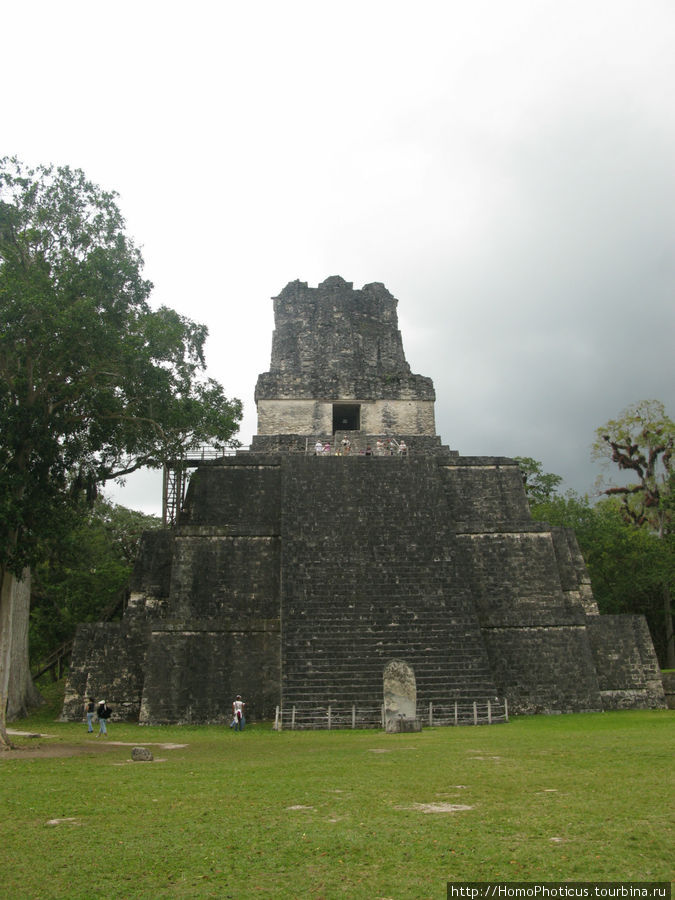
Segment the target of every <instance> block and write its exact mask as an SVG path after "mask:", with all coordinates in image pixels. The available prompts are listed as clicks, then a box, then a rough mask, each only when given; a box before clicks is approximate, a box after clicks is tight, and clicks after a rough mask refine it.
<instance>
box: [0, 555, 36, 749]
mask: <svg viewBox="0 0 675 900" xmlns="http://www.w3.org/2000/svg"><path fill="white" fill-rule="evenodd" d="M29 617H30V570H29V569H26V570H25V571H24V573H23V577H22V578H21V579H19V578H17V577H16V576H15V575H14V574H12V573H11V572H8V571H7V570H3V571H2V587H1V588H0V747H1V746H8V745H9V739H8V737H7V727H6V726H7V720H8V719H9V720H11V719H15V718H17V717H19V716H24V715H26V713H27V712H28V710H29V709H30V708H31V707H34V706H37V705H38V704H39V703H40V701H41V699H42V698H41V697H40V694H39V693H38V691H37V690H36V688H35V685H34V684H33V679H32V678H31V674H30V665H29V658H28V623H29Z"/></svg>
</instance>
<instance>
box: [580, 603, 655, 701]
mask: <svg viewBox="0 0 675 900" xmlns="http://www.w3.org/2000/svg"><path fill="white" fill-rule="evenodd" d="M588 631H589V636H590V642H591V647H592V650H593V654H594V658H595V666H596V669H597V671H598V682H599V688H600V693H601V695H602V703H603V708H604V709H635V708H649V707H658V706H663V705H664V703H665V696H664V692H663V682H662V679H661V671H660V669H659V666H658V663H657V660H656V654H655V653H654V647H653V644H652V639H651V636H650V634H649V628H648V626H647V622H646V620H645V618H644V616H631V615H614V616H593V617H589V619H588Z"/></svg>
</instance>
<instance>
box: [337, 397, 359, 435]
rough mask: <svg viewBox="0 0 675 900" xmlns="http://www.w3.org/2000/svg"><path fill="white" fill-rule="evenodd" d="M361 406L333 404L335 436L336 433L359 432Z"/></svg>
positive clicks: (355, 404) (356, 404)
mask: <svg viewBox="0 0 675 900" xmlns="http://www.w3.org/2000/svg"><path fill="white" fill-rule="evenodd" d="M360 429H361V406H360V404H358V403H334V404H333V434H335V432H336V431H359V430H360Z"/></svg>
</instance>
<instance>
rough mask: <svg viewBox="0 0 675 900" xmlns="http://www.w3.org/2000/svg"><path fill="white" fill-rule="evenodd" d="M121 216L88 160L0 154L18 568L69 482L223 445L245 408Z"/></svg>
mask: <svg viewBox="0 0 675 900" xmlns="http://www.w3.org/2000/svg"><path fill="white" fill-rule="evenodd" d="M124 227H125V223H124V219H123V218H122V215H121V213H120V211H119V209H118V207H117V203H116V194H114V193H111V192H108V191H104V190H102V189H101V188H100V187H98V186H97V185H95V184H92V183H91V182H90V181H88V180H87V178H86V177H85V175H84V173H83V172H82V171H80V170H77V169H70V168H69V167H58V168H54V167H51V166H38V167H37V168H35V169H31V168H26V167H25V166H23V165H22V164H21V163H20V162H19V161H18V160H16V159H3V160H1V161H0V433H2V441H1V442H0V545H1V547H2V549H0V554H1V555H0V564H2V565H3V566H9V568H11V569H12V570H13V571H15V572H17V573H18V572H20V570H21V568H22V567H23V566H24V565H26V564H28V563H30V562H31V559H32V557H33V556H34V554H35V552H36V547H37V542H38V540H39V537H40V534H41V533H44V531H45V530H46V529H48V528H49V523H50V521H51V520H53V517H54V515H55V514H56V511H57V510H58V508H59V506H60V504H62V503H63V502H64V498H65V497H66V496H67V494H68V492H69V491H70V492H73V493H77V492H81V491H83V490H85V491H87V492H88V493H89V495H90V496H92V497H93V495H94V494H95V492H96V485H97V484H100V483H102V482H105V481H107V480H109V479H113V478H117V477H120V476H123V475H126V474H129V473H130V472H133V471H135V470H136V469H138V468H140V467H144V466H150V467H159V466H161V465H162V464H163V462H164V461H166V460H170V459H173V458H177V457H180V455H181V454H182V453H183V452H184V450H185V449H186V448H187V447H188V446H190V445H194V444H198V443H203V442H210V443H213V444H215V445H217V446H223V445H225V444H227V443H228V442H231V441H232V438H233V435H234V434H235V433H236V430H237V427H238V423H239V421H240V419H241V403H240V401H238V400H228V399H227V398H226V397H225V395H224V392H223V388H222V387H221V385H220V384H218V383H217V382H216V381H214V380H213V379H210V378H207V377H205V375H204V368H205V362H204V342H205V340H206V336H207V330H206V328H205V327H204V326H203V325H199V324H196V323H194V322H192V321H191V320H189V319H187V318H185V317H183V316H180V315H179V314H178V313H176V312H175V311H173V310H171V309H168V308H166V307H159V308H158V309H153V308H151V306H150V305H149V302H148V298H149V295H150V291H151V288H152V285H151V283H150V282H149V281H147V280H146V279H144V278H143V277H142V267H143V260H142V257H141V254H140V251H139V250H138V248H137V247H135V246H134V244H133V242H132V241H131V240H130V239H129V238H128V237H127V236H126V234H125V232H124Z"/></svg>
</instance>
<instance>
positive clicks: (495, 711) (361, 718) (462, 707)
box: [274, 697, 509, 731]
mask: <svg viewBox="0 0 675 900" xmlns="http://www.w3.org/2000/svg"><path fill="white" fill-rule="evenodd" d="M417 718H418V719H419V720H420V721H421V723H422V725H423V726H425V727H428V728H435V727H438V726H455V725H496V724H499V723H502V722H508V720H509V705H508V701H507V700H506V698H499V697H495V698H492V699H489V700H468V701H467V700H464V701H463V700H448V701H446V702H435V703H433V702H431V703H429V704H426V705H422V704H418V706H417ZM384 723H385V716H384V705H382V704H370V705H367V704H366V705H363V704H361V705H359V704H356V703H331V704H329V705H328V706H319V707H317V706H290V707H288V706H285V707H280V706H277V708H276V714H275V718H274V728H275V729H276V730H277V731H281V730H282V729H283V730H290V731H301V730H321V729H323V730H328V731H331V730H333V729H345V728H381V729H384Z"/></svg>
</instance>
